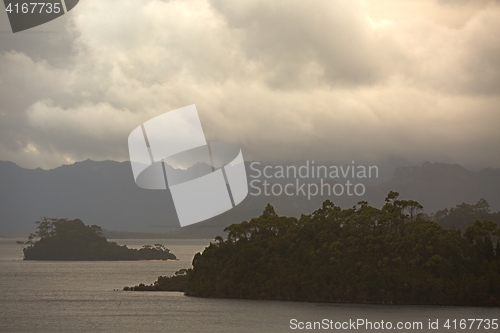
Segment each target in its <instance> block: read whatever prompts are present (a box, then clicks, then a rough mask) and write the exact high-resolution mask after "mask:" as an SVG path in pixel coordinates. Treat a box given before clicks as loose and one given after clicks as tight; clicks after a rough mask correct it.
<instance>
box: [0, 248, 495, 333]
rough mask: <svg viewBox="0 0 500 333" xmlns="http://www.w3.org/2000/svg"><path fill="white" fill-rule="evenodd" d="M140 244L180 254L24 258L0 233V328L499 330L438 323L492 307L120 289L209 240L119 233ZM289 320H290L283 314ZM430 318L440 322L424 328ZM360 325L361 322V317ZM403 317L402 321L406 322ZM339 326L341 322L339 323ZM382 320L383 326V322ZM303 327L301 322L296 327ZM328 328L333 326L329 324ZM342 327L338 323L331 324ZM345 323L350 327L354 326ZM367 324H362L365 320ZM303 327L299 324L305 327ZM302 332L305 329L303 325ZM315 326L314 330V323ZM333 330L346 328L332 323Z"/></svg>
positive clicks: (148, 279) (164, 271) (166, 271)
mask: <svg viewBox="0 0 500 333" xmlns="http://www.w3.org/2000/svg"><path fill="white" fill-rule="evenodd" d="M117 242H118V243H119V244H126V245H129V246H131V247H140V246H142V245H144V244H154V243H161V244H164V245H166V246H167V247H168V248H169V249H170V250H171V252H172V253H174V254H175V255H176V256H177V257H178V258H179V259H180V260H179V261H175V262H174V261H167V262H163V261H136V262H134V261H129V262H48V261H23V260H22V251H21V247H20V246H19V245H16V244H15V240H12V239H0V287H1V291H0V332H2V333H3V332H50V333H56V332H293V331H299V329H295V330H293V329H291V326H292V327H297V328H298V326H299V325H302V324H299V322H303V323H304V324H303V325H306V322H308V321H309V322H314V321H322V320H323V319H328V320H332V323H333V325H335V324H334V323H335V322H337V325H342V323H348V322H349V320H351V321H356V320H358V319H359V320H365V321H370V322H371V323H372V327H373V329H367V327H366V326H363V325H360V326H359V327H358V331H361V332H372V331H373V332H380V331H382V329H381V328H379V329H378V330H376V329H375V328H376V327H377V323H378V325H379V327H381V326H380V325H381V324H380V322H381V321H382V320H383V321H384V324H385V325H386V326H387V322H390V323H391V324H392V325H394V327H393V328H392V330H395V326H396V325H397V323H398V322H401V323H403V325H404V324H405V323H406V322H408V323H410V324H412V323H417V324H415V325H418V323H419V322H421V323H422V329H407V330H405V329H403V331H415V332H494V331H500V330H499V329H497V330H493V329H489V330H488V329H485V328H484V326H482V328H481V329H477V324H478V322H477V321H476V322H475V324H474V328H473V329H470V328H469V325H470V323H471V321H469V324H467V328H466V329H460V327H459V326H458V329H454V328H453V322H451V325H452V326H451V327H450V328H449V329H448V328H445V327H444V324H445V322H446V320H448V319H450V320H453V319H457V320H458V321H457V325H459V323H460V321H459V320H460V319H469V318H470V319H494V318H495V319H497V320H498V319H500V309H499V308H472V307H429V306H389V305H386V306H382V305H339V304H323V303H304V302H274V301H249V300H228V299H204V298H197V297H186V296H184V295H183V294H182V293H167V292H124V291H122V288H123V287H124V286H131V285H136V284H139V283H141V282H143V283H146V284H149V283H152V282H153V281H154V280H156V278H157V277H158V276H159V275H171V274H173V273H174V272H175V271H177V270H178V269H181V268H189V267H190V266H191V260H192V258H193V256H194V254H195V253H196V252H199V251H202V250H203V248H204V247H205V246H206V245H208V243H209V240H118V241H117ZM292 319H296V322H295V321H294V322H293V323H296V324H297V326H295V325H291V323H290V321H291V320H292ZM429 319H430V320H431V321H432V322H435V321H436V320H438V321H439V322H438V325H439V328H438V329H436V330H432V329H429V328H428V322H429ZM360 324H361V322H360ZM410 324H407V325H410ZM344 326H345V324H344ZM386 326H384V327H385V328H387V327H386ZM300 327H302V326H300ZM334 327H335V326H334ZM338 327H341V326H338ZM350 327H351V329H350V330H351V331H353V330H354V329H352V328H353V326H350ZM368 328H369V327H368ZM304 331H306V330H304ZM307 331H308V332H309V331H311V330H307ZM318 331H319V330H318ZM332 331H345V330H343V329H337V330H335V329H333V330H332Z"/></svg>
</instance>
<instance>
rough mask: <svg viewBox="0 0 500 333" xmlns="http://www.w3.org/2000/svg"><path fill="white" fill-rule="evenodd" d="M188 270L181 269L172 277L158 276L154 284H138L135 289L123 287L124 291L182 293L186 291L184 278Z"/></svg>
mask: <svg viewBox="0 0 500 333" xmlns="http://www.w3.org/2000/svg"><path fill="white" fill-rule="evenodd" d="M187 272H188V270H186V269H181V270H180V271H177V272H175V275H174V276H160V277H159V278H158V280H156V281H155V282H154V284H150V285H145V284H144V283H141V284H139V285H138V286H135V287H124V288H123V290H125V291H184V290H185V289H186V282H187V281H186V277H187V275H186V274H187Z"/></svg>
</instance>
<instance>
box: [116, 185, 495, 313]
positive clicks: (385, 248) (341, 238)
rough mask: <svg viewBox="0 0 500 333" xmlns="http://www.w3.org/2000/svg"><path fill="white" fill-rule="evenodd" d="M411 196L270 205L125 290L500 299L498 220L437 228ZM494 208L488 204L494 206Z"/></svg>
mask: <svg viewBox="0 0 500 333" xmlns="http://www.w3.org/2000/svg"><path fill="white" fill-rule="evenodd" d="M422 208H423V207H422V206H421V205H420V204H419V203H418V202H416V201H413V200H401V199H400V198H399V194H398V193H396V192H390V193H389V195H388V196H387V198H386V202H385V205H384V206H383V208H382V209H377V208H374V207H371V206H369V205H368V204H367V203H366V202H360V203H359V204H358V205H357V206H355V207H353V208H349V209H341V208H340V207H338V206H335V205H334V204H333V203H332V202H330V201H328V200H327V201H325V202H324V203H323V206H322V207H321V208H320V209H318V210H316V211H315V212H313V213H312V214H310V215H302V216H301V217H300V218H299V219H297V218H294V217H284V216H278V215H277V214H276V213H275V211H274V209H273V207H272V206H270V205H268V206H267V207H266V208H265V209H264V212H263V214H262V215H261V216H260V217H258V218H253V219H251V220H250V222H246V221H245V222H242V223H239V224H233V225H231V226H229V227H227V228H226V229H225V231H227V232H228V234H227V239H225V240H224V239H223V238H222V237H219V236H218V237H216V238H215V242H214V243H210V245H209V246H208V247H207V248H205V250H204V251H203V253H201V254H200V253H197V254H196V255H195V257H194V259H193V263H192V264H193V267H192V268H191V269H187V270H181V271H179V272H177V273H176V274H175V276H172V277H164V276H160V277H159V278H158V280H157V281H156V282H155V283H154V284H151V285H144V284H140V285H138V286H135V287H125V288H124V290H133V291H135V290H139V291H183V292H184V293H185V294H186V295H189V296H200V297H221V298H242V299H268V300H292V301H314V302H339V303H378V304H383V303H385V304H427V305H470V306H500V244H499V236H500V228H499V227H498V224H497V223H495V222H492V221H488V220H482V221H480V220H477V221H475V222H474V221H473V222H472V224H471V225H470V226H469V227H468V228H467V229H466V231H465V232H462V231H461V230H459V229H455V228H451V229H444V228H443V227H441V226H440V225H439V224H438V223H437V222H435V221H433V220H432V218H431V217H429V216H426V215H425V214H423V213H422ZM492 215H493V214H492Z"/></svg>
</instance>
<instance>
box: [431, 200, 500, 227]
mask: <svg viewBox="0 0 500 333" xmlns="http://www.w3.org/2000/svg"><path fill="white" fill-rule="evenodd" d="M434 220H435V221H436V222H438V223H439V224H440V225H442V226H443V227H444V228H451V227H455V228H457V229H460V230H462V231H465V230H466V229H467V228H468V227H469V225H471V224H473V223H474V221H476V220H489V221H493V222H496V223H500V212H497V213H491V212H490V205H489V204H488V202H487V201H486V200H484V199H481V200H479V201H478V202H477V203H476V204H473V205H471V204H466V203H462V204H460V205H457V206H455V207H453V208H450V209H448V208H446V209H443V210H438V211H437V212H436V214H434Z"/></svg>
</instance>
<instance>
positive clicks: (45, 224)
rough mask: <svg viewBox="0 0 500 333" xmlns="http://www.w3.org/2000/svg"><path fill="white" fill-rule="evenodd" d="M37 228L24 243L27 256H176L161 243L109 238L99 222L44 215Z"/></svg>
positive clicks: (154, 258) (67, 258)
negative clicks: (138, 244) (135, 244)
mask: <svg viewBox="0 0 500 333" xmlns="http://www.w3.org/2000/svg"><path fill="white" fill-rule="evenodd" d="M35 223H36V225H37V229H36V232H35V233H32V234H31V235H30V236H29V237H28V241H26V242H20V241H19V242H18V244H20V245H22V246H23V253H24V260H87V261H96V260H102V261H105V260H176V259H177V258H176V257H175V255H174V254H172V253H170V250H169V249H167V248H166V247H164V246H163V245H161V244H155V245H154V246H151V245H145V246H143V247H142V248H141V249H129V248H127V246H125V245H118V244H117V243H115V242H108V240H107V239H106V237H105V236H104V235H103V233H102V229H101V227H99V226H97V225H91V226H88V225H85V224H84V223H83V222H82V221H81V220H79V219H75V220H69V219H54V218H44V219H42V220H41V221H37V222H35Z"/></svg>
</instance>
